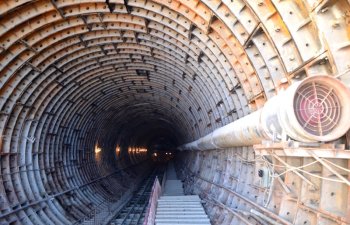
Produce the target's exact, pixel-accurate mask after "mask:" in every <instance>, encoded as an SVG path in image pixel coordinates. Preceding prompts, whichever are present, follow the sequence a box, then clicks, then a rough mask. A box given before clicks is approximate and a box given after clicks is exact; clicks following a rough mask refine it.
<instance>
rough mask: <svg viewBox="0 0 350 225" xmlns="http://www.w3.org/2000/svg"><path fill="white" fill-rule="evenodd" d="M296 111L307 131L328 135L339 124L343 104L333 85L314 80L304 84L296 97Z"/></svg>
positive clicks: (318, 134)
mask: <svg viewBox="0 0 350 225" xmlns="http://www.w3.org/2000/svg"><path fill="white" fill-rule="evenodd" d="M294 111H295V114H296V117H297V120H298V122H299V124H300V125H301V126H302V127H303V128H304V129H305V131H307V132H309V133H310V134H313V135H316V136H323V135H327V134H329V133H331V132H332V130H333V129H334V128H335V127H336V126H337V125H338V124H339V121H340V118H341V104H340V101H339V98H338V96H337V95H336V94H335V93H334V89H333V87H331V86H327V85H325V84H322V83H319V82H317V81H313V82H312V83H307V84H304V85H302V86H301V87H300V88H299V89H298V91H297V92H296V95H295V98H294Z"/></svg>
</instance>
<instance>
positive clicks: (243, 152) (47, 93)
mask: <svg viewBox="0 0 350 225" xmlns="http://www.w3.org/2000/svg"><path fill="white" fill-rule="evenodd" d="M349 10H350V6H349V2H348V1H346V0H339V1H312V0H310V1H243V0H242V1H224V0H223V1H212V0H206V1H204V0H203V1H192V0H191V1H186V0H179V1H176V0H168V1H162V0H154V1H118V0H116V1H111V0H109V1H98V0H96V1H79V2H78V1H61V0H52V1H30V0H23V1H1V2H0V14H1V17H0V25H1V29H0V53H1V55H0V66H1V70H0V86H1V90H0V93H1V96H0V108H1V112H0V132H1V133H0V134H1V140H0V141H1V142H0V144H1V174H2V175H1V184H0V192H1V199H0V209H1V214H2V215H3V216H2V217H1V222H2V223H5V224H6V223H8V222H11V223H14V224H17V223H18V224H22V223H23V224H48V223H54V224H67V223H73V222H74V221H75V220H78V219H79V218H82V217H84V215H86V214H87V213H88V212H89V211H90V210H91V209H93V208H94V207H95V206H96V205H97V204H98V203H99V202H101V201H104V200H106V199H108V198H112V196H113V192H116V191H119V190H120V189H122V188H123V187H120V183H121V179H124V178H125V176H124V178H123V176H119V175H117V174H113V172H114V171H116V170H117V169H118V168H124V167H129V166H132V165H134V166H132V167H130V171H129V172H130V173H131V174H134V176H132V177H131V178H130V182H132V181H133V179H134V180H137V179H138V178H137V177H138V176H137V174H138V172H137V171H142V170H147V169H145V168H149V167H150V163H149V161H148V160H149V157H148V156H147V155H135V156H132V157H129V155H128V152H127V148H128V146H138V145H142V146H145V145H146V146H147V145H148V144H150V142H151V141H152V140H154V138H155V137H156V136H157V135H158V134H159V135H161V136H163V137H164V138H165V139H167V140H168V141H169V143H172V146H169V147H176V146H175V145H178V144H182V143H186V142H189V141H193V140H195V139H198V138H199V137H202V136H204V135H206V134H208V133H210V132H211V131H213V130H214V129H216V128H219V127H222V126H224V125H226V124H228V123H230V122H232V121H234V120H236V119H237V118H241V117H243V116H245V115H247V114H249V113H250V112H252V111H255V110H256V109H259V108H261V107H262V106H263V104H264V103H265V102H266V100H267V99H269V98H271V97H272V96H274V95H275V94H276V93H277V92H278V90H280V89H281V88H284V87H286V86H288V85H289V84H291V83H293V82H294V81H296V80H301V79H303V78H304V77H307V76H312V75H319V74H326V75H332V76H339V79H341V80H342V81H343V82H344V83H345V84H346V85H347V86H349V85H350V80H349V74H348V73H347V71H348V69H349V66H350V62H349V61H348V55H349V50H348V47H347V46H348V42H349V31H348V27H349V24H348V23H349V15H348V14H349V13H348V12H349ZM151 133H152V134H153V135H150V134H151ZM135 134H136V136H135ZM97 144H98V145H99V146H100V147H101V148H102V151H101V152H100V153H98V155H96V153H95V151H94V150H95V147H96V145H97ZM118 145H122V148H121V150H122V154H121V156H120V157H116V156H115V148H116V147H117V146H118ZM234 152H236V153H234ZM135 154H136V153H135ZM217 154H219V155H217ZM226 154H229V155H226ZM179 157H180V158H182V159H183V160H182V161H181V160H179V164H178V165H183V166H182V169H184V168H187V167H186V166H185V165H187V163H188V166H189V167H190V168H188V171H193V172H195V171H196V170H198V171H201V173H202V174H201V176H202V178H205V179H207V180H208V181H211V182H215V183H218V184H221V185H223V184H225V185H226V184H228V183H227V182H228V181H227V179H231V178H229V177H230V174H232V173H234V174H236V175H237V176H233V175H232V176H233V177H239V176H245V177H246V176H248V178H249V179H246V180H245V179H243V180H242V179H237V185H238V186H240V187H241V188H236V189H235V190H236V191H237V192H238V193H241V194H242V195H248V196H249V195H250V194H249V193H248V194H247V193H243V189H242V187H243V186H244V185H248V186H249V187H252V185H251V184H253V183H254V182H255V180H254V174H255V173H253V170H254V168H255V167H254V165H255V163H256V161H254V157H255V156H254V154H253V150H252V148H251V147H248V148H238V149H234V150H232V149H231V150H229V149H228V150H227V151H225V152H222V151H211V152H209V153H181V155H180V156H179ZM201 157H203V158H201ZM239 157H241V158H244V160H243V161H242V160H241V161H240V162H238V163H237V164H235V165H237V168H235V167H234V166H232V165H231V164H230V163H231V162H232V161H235V160H238V159H239ZM186 160H188V161H186ZM247 160H248V161H249V163H248V164H247V165H249V166H247V165H246V163H245V162H246V161H247ZM307 160H308V159H297V161H296V162H294V161H293V160H291V162H290V163H291V164H293V165H300V164H301V165H303V163H306V162H307ZM292 161H293V162H292ZM338 161H339V162H338ZM338 161H337V163H338V164H339V165H343V164H344V165H343V166H347V161H346V160H342V159H339V160H338ZM180 162H182V164H180ZM194 162H196V163H194ZM209 162H210V163H209ZM208 163H209V164H208ZM318 169H319V168H317V170H318ZM218 171H219V172H218ZM220 171H221V172H220ZM224 171H226V172H225V173H224ZM248 171H249V172H248ZM217 172H218V173H217ZM250 172H251V174H249V173H250ZM221 173H222V174H226V175H225V176H224V175H218V174H221ZM227 176H228V177H227ZM184 179H185V178H184ZM186 179H187V183H188V184H189V185H188V188H189V190H191V191H195V192H198V193H202V194H203V196H202V197H205V198H207V199H209V197H210V196H216V195H220V194H221V195H223V196H226V197H227V198H226V197H224V198H223V199H222V201H223V202H224V203H225V202H226V203H227V201H228V202H230V201H231V202H234V204H237V205H235V206H237V207H239V208H242V207H243V208H244V207H249V206H242V205H241V203H240V201H238V200H237V199H234V198H233V197H232V196H231V195H232V193H231V194H229V193H226V191H225V189H224V188H222V187H220V186H215V185H214V184H209V183H205V182H204V181H203V180H200V179H197V180H196V179H195V178H194V176H192V177H187V178H186ZM188 179H189V180H188ZM193 179H195V180H193ZM295 179H300V178H295ZM191 182H192V183H191ZM193 182H195V183H193ZM230 182H233V181H232V180H231V181H230ZM286 182H287V181H286ZM291 182H294V183H298V185H302V184H303V183H302V181H299V180H298V182H295V181H291ZM230 185H233V184H231V183H230ZM242 185H243V186H242ZM320 185H321V184H320ZM327 185H328V184H326V185H325V186H327ZM342 185H345V184H342ZM342 185H340V186H339V187H336V188H337V189H339V190H341V191H336V190H335V191H334V193H341V194H340V196H342V197H343V198H342V200H341V199H339V200H338V201H340V204H339V206H337V207H336V209H335V210H333V211H332V209H331V208H327V207H326V206H325V204H326V203H324V202H322V201H326V200H327V199H326V198H323V200H322V198H321V197H320V196H318V197H317V194H315V195H316V197H315V199H318V200H320V199H321V203H320V204H316V206H315V207H316V208H317V210H318V211H317V213H314V214H315V215H316V217H317V218H318V217H319V214H321V215H328V214H331V216H329V215H328V217H327V221H328V220H330V219H329V217H331V218H338V220H335V223H338V222H339V221H345V219H344V218H345V217H346V215H347V213H348V212H347V211H346V210H347V207H344V204H345V203H346V200H347V198H346V197H345V196H347V195H349V194H348V192H349V191H348V189H347V187H346V186H342ZM238 186H237V187H238ZM321 186H322V185H321ZM328 186H329V185H328ZM124 188H125V187H124ZM296 190H299V189H296ZM264 191H265V189H261V190H260V189H259V190H257V192H256V196H263V194H264V193H265V192H264ZM266 192H267V191H266ZM296 192H298V191H296ZM331 192H332V191H331ZM95 193H97V194H95ZM320 193H322V192H320ZM320 193H319V194H320ZM332 193H333V192H332ZM208 196H209V197H208ZM281 196H282V195H281ZM283 196H284V195H283ZM297 196H298V195H297ZM327 196H328V194H327ZM277 199H278V198H276V201H278V200H277ZM324 199H326V200H324ZM252 201H256V202H257V204H260V205H264V204H262V203H261V202H259V201H258V200H256V199H254V198H253V199H252ZM305 201H306V200H305ZM327 201H328V200H327ZM290 202H291V201H289V200H285V199H284V198H283V199H282V200H280V201H279V202H277V203H276V204H275V205H274V206H273V205H271V207H274V208H272V209H271V210H272V211H273V212H274V213H276V214H281V216H282V217H285V219H286V220H288V221H289V222H290V223H293V222H294V223H295V218H296V217H297V215H298V214H297V213H300V212H299V211H295V212H288V214H287V212H283V210H280V208H282V209H284V208H286V207H287V206H288V204H290V206H291V207H292V206H294V204H296V203H294V202H293V203H290ZM232 204H233V203H232ZM242 204H243V205H245V204H246V203H242ZM248 205H249V204H248ZM283 205H287V206H285V207H284V206H283ZM345 206H346V204H345ZM208 207H209V208H210V209H211V211H210V212H211V216H212V219H213V221H216V222H217V223H220V221H221V222H222V220H223V218H222V215H224V214H225V213H223V211H222V210H223V209H222V207H221V208H220V207H219V206H217V205H216V206H208ZM209 208H208V209H209ZM287 208H288V207H287ZM224 210H227V209H224ZM309 210H310V209H309ZM225 212H226V211H225ZM226 213H227V212H226ZM284 213H285V214H286V215H284ZM282 214H283V215H282ZM314 214H312V216H310V218H311V219H310V221H311V222H310V223H311V224H312V221H316V220H317V221H321V219H317V218H316V219H314V220H312V218H314V217H315V215H314ZM230 215H231V216H232V217H227V218H225V219H227V220H229V218H230V219H231V220H232V221H240V222H242V221H243V220H242V218H240V216H237V215H235V214H233V215H232V213H231V214H230ZM241 217H242V216H241ZM339 217H340V218H341V219H339ZM322 218H323V217H322ZM330 221H333V220H330ZM255 222H256V221H255ZM303 222H304V221H303ZM307 223H308V222H306V223H305V224H307ZM320 223H321V222H320ZM328 223H329V224H332V223H331V222H328ZM297 224H298V223H297Z"/></svg>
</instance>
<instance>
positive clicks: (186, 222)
mask: <svg viewBox="0 0 350 225" xmlns="http://www.w3.org/2000/svg"><path fill="white" fill-rule="evenodd" d="M159 222H168V223H185V224H203V223H210V220H209V219H208V218H203V219H202V218H199V219H181V218H177V219H157V218H156V224H158V223H159Z"/></svg>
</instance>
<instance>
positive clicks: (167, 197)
mask: <svg viewBox="0 0 350 225" xmlns="http://www.w3.org/2000/svg"><path fill="white" fill-rule="evenodd" d="M155 221H156V223H155V224H156V225H175V224H176V225H181V224H183V225H189V224H201V225H210V220H209V218H208V216H207V214H206V213H205V211H204V208H203V206H202V204H201V199H200V198H199V196H198V195H185V194H184V190H183V187H182V182H181V181H180V180H178V179H177V176H176V173H175V169H174V165H173V163H172V162H170V163H169V164H168V168H167V180H166V181H165V185H164V190H163V196H161V197H160V198H159V199H158V206H157V211H156V219H155Z"/></svg>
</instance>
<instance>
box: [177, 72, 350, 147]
mask: <svg viewBox="0 0 350 225" xmlns="http://www.w3.org/2000/svg"><path fill="white" fill-rule="evenodd" d="M349 116H350V91H349V89H348V88H347V87H346V86H345V85H344V84H343V83H342V82H340V81H339V80H337V79H336V78H333V77H330V76H321V75H320V76H311V77H308V78H306V79H304V80H303V81H300V82H296V83H294V84H292V85H291V86H290V87H289V88H287V90H285V91H281V92H280V93H279V94H278V95H277V96H275V97H273V98H271V99H270V100H268V101H267V102H266V103H265V105H264V107H263V108H262V109H259V110H258V111H255V112H253V113H251V114H249V115H247V116H245V117H243V118H241V119H238V120H236V121H234V122H232V123H230V124H228V125H226V126H223V127H221V128H219V129H216V130H214V131H213V132H212V133H210V134H208V135H206V136H204V137H202V138H200V139H198V140H196V141H193V142H191V143H188V144H184V145H182V146H180V147H179V150H208V149H216V148H228V147H235V146H251V145H254V144H259V143H261V141H262V140H276V141H277V140H283V137H286V135H287V136H289V137H290V138H292V139H294V140H297V141H301V142H318V141H331V140H335V139H338V138H339V137H341V136H343V135H344V134H345V133H346V131H347V130H349V128H350V118H349Z"/></svg>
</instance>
